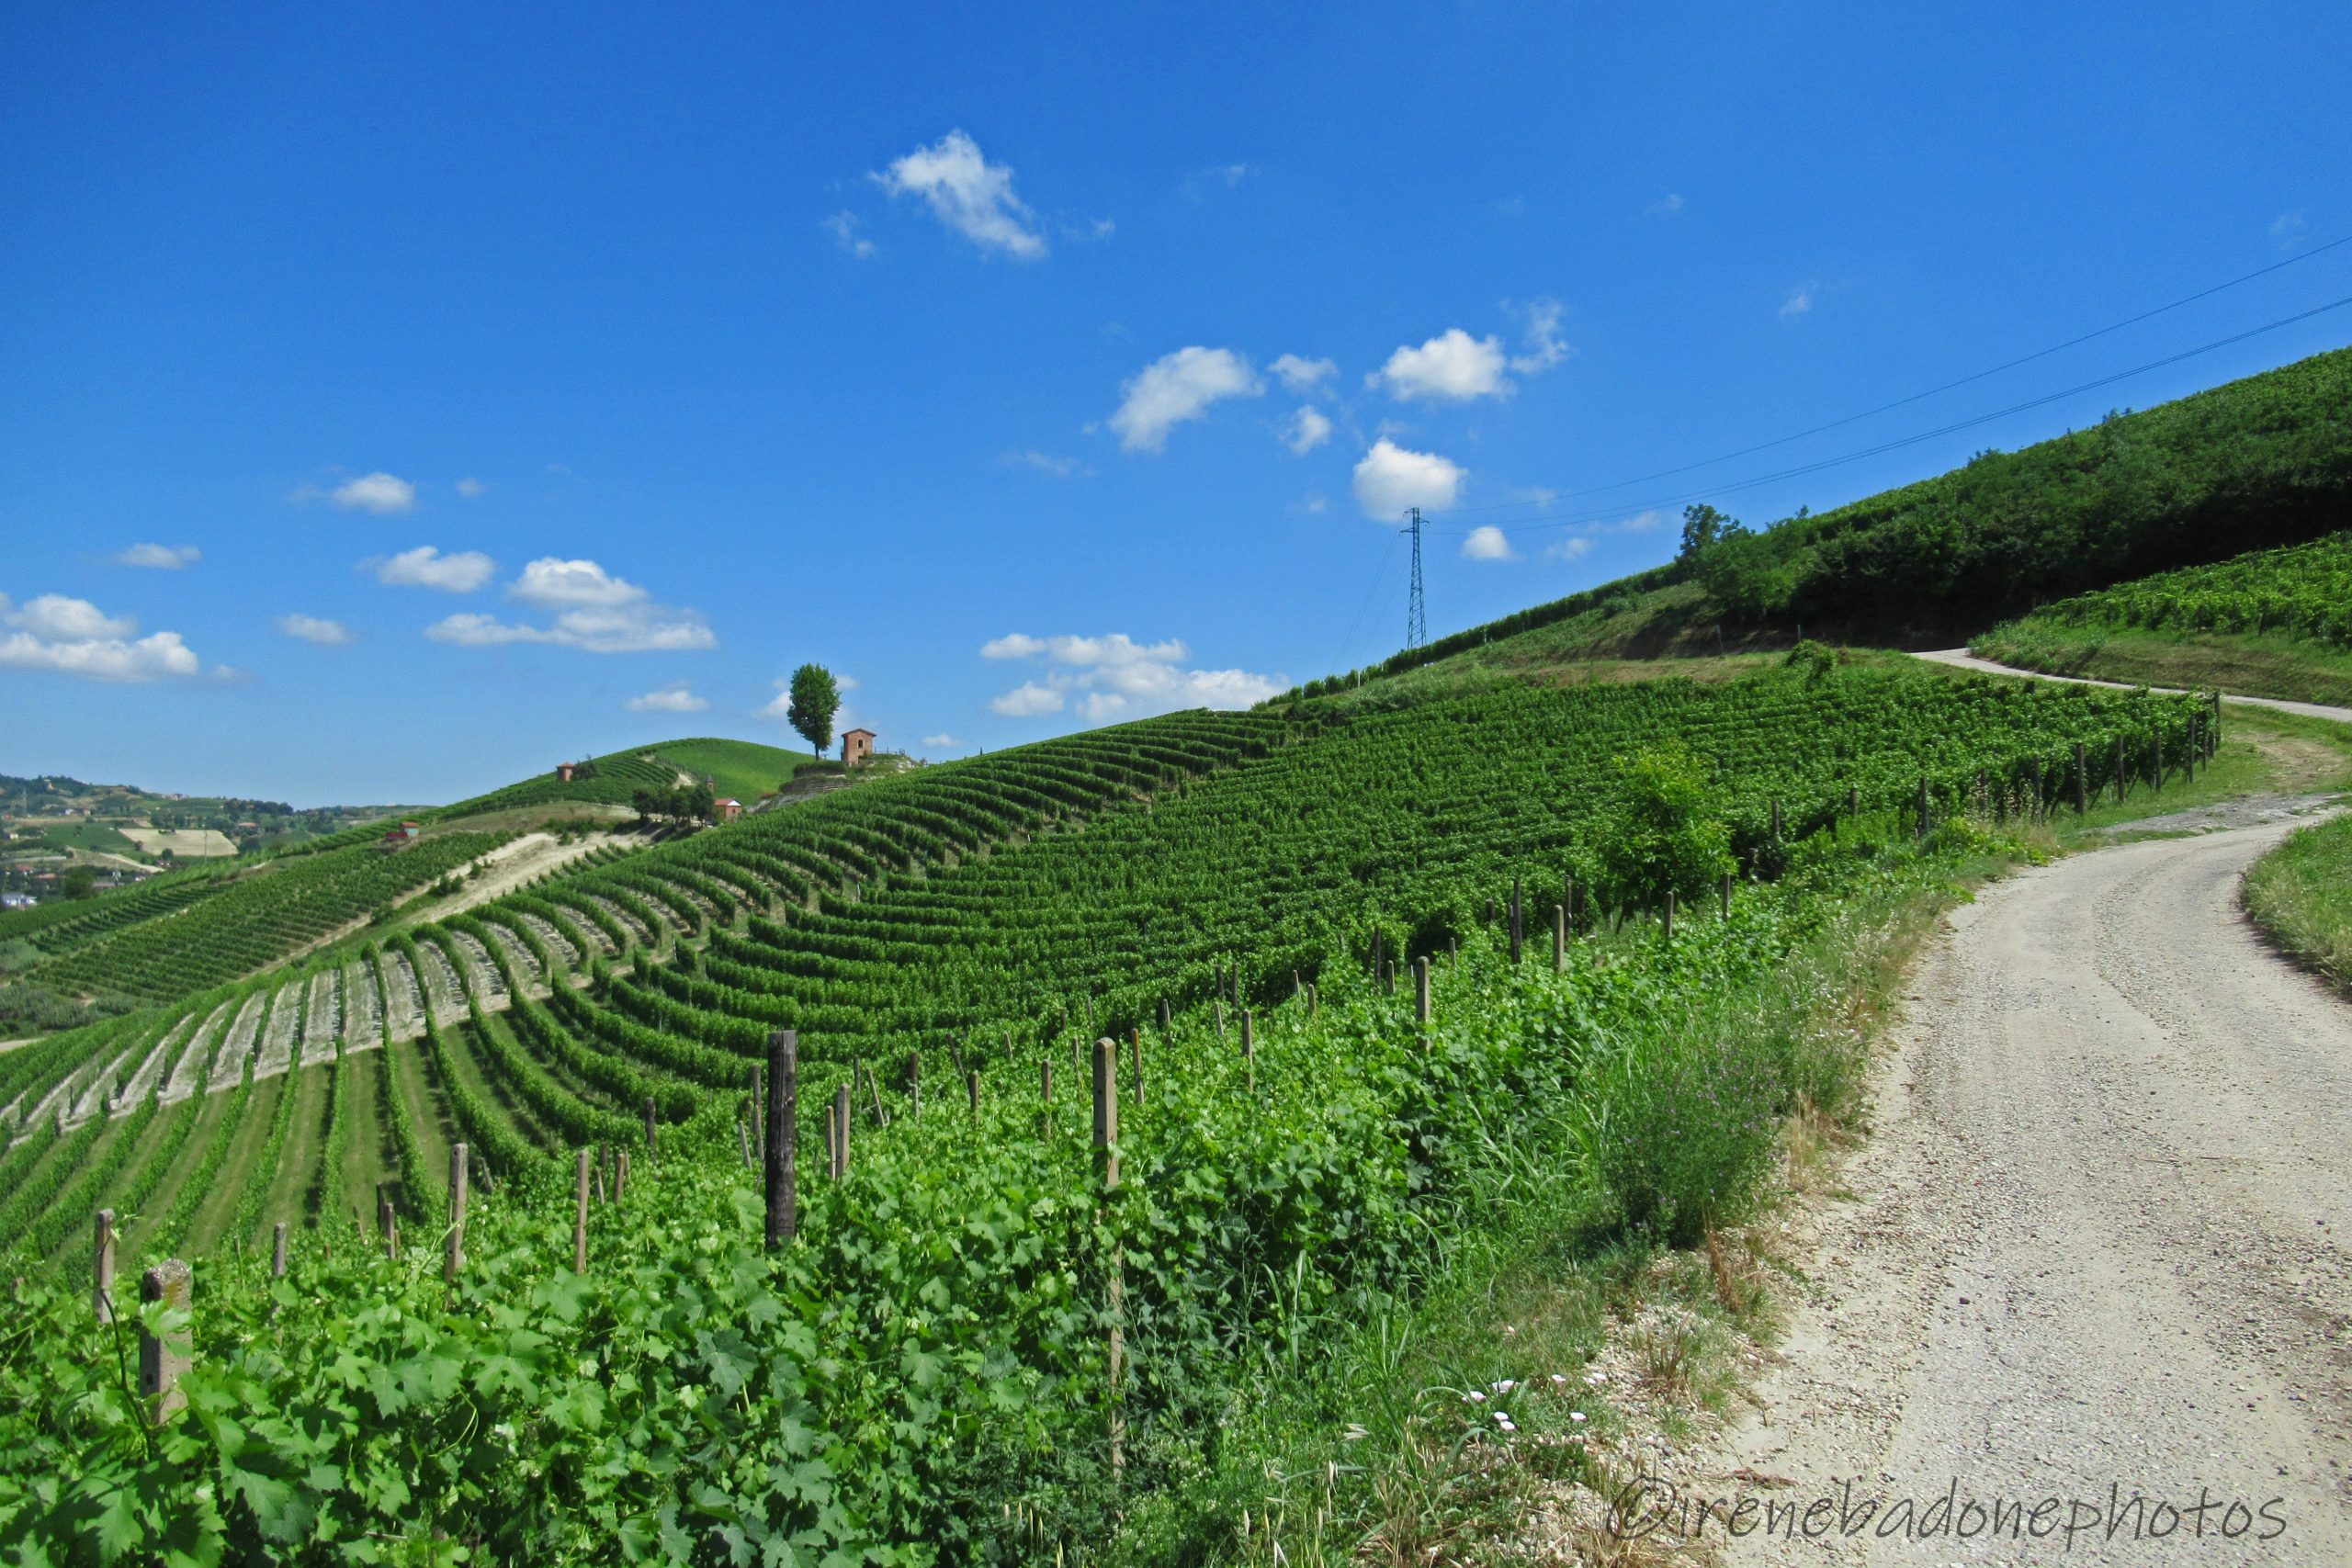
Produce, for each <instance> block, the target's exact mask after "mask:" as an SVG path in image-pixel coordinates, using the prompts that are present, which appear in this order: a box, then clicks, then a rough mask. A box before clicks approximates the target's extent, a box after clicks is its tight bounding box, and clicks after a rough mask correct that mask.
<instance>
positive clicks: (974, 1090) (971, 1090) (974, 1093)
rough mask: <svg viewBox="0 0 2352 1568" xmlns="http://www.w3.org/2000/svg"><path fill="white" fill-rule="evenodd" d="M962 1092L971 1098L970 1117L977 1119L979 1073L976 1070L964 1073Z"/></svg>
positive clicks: (978, 1110) (978, 1112) (978, 1111)
mask: <svg viewBox="0 0 2352 1568" xmlns="http://www.w3.org/2000/svg"><path fill="white" fill-rule="evenodd" d="M964 1092H965V1093H966V1094H968V1095H970V1096H971V1098H972V1117H973V1119H974V1120H975V1121H977V1120H978V1118H979V1114H980V1075H979V1074H978V1072H977V1071H975V1072H970V1073H967V1074H965V1075H964Z"/></svg>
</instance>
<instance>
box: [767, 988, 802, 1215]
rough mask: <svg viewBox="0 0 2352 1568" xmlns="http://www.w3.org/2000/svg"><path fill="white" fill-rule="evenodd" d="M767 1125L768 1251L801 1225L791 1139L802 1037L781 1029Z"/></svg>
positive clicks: (772, 1057) (773, 1056)
mask: <svg viewBox="0 0 2352 1568" xmlns="http://www.w3.org/2000/svg"><path fill="white" fill-rule="evenodd" d="M767 1112H768V1113H767V1123H766V1126H765V1128H764V1129H763V1133H764V1137H763V1145H762V1146H763V1148H764V1149H765V1150H766V1151H767V1152H766V1156H765V1165H766V1169H765V1172H764V1175H765V1177H766V1179H767V1199H768V1250H769V1251H771V1252H773V1251H775V1249H776V1248H777V1247H782V1246H783V1245H784V1244H785V1243H786V1242H788V1241H790V1240H791V1239H792V1237H793V1234H794V1232H795V1231H796V1230H797V1228H798V1226H799V1223H800V1209H799V1192H798V1178H799V1169H798V1165H797V1161H796V1160H795V1159H794V1157H793V1156H794V1155H795V1153H796V1152H797V1151H796V1150H795V1149H794V1147H793V1144H794V1139H793V1136H792V1133H793V1129H794V1127H795V1126H796V1125H797V1122H798V1121H799V1114H800V1034H799V1032H798V1031H797V1030H791V1029H778V1030H775V1031H772V1032H770V1033H769V1035H768V1104H767Z"/></svg>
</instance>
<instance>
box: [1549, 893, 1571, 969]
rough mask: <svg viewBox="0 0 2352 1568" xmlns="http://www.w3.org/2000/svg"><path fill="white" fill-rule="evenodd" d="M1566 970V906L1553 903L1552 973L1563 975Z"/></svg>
mask: <svg viewBox="0 0 2352 1568" xmlns="http://www.w3.org/2000/svg"><path fill="white" fill-rule="evenodd" d="M1567 972H1568V907H1567V906H1566V904H1555V905H1553V906H1552V973H1553V974H1555V975H1565V974H1566V973H1567Z"/></svg>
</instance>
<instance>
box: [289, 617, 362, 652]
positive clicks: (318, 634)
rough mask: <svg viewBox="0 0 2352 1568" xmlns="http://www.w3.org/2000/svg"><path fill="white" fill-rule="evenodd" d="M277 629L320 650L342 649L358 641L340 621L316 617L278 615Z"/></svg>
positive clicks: (351, 631)
mask: <svg viewBox="0 0 2352 1568" xmlns="http://www.w3.org/2000/svg"><path fill="white" fill-rule="evenodd" d="M277 629H278V630H279V631H282V632H284V633H285V634H286V635H287V636H288V637H299V638H300V639H301V640H302V641H304V642H307V643H312V644H315V645H316V646H318V647H320V648H342V647H344V646H345V645H346V644H349V643H355V642H357V641H358V640H359V637H358V634H357V633H356V632H354V631H353V630H352V629H351V628H350V627H349V626H345V625H344V624H343V623H342V622H341V621H326V620H321V619H320V618H319V617H318V616H316V615H280V616H278V617H277Z"/></svg>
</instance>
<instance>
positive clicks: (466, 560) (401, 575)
mask: <svg viewBox="0 0 2352 1568" xmlns="http://www.w3.org/2000/svg"><path fill="white" fill-rule="evenodd" d="M359 564H360V566H361V568H362V569H363V570H368V571H372V572H374V573H375V574H376V581H379V582H380V583H382V584H384V585H385V586H386V587H388V588H438V589H440V590H441V591H442V592H445V593H471V592H473V591H474V590H475V589H477V588H480V587H481V585H482V584H483V583H485V582H488V581H490V579H491V574H492V572H494V571H496V570H498V563H497V562H495V561H493V560H492V559H491V558H489V557H488V556H486V555H484V554H482V553H481V551H480V550H459V551H458V553H457V554H455V555H447V556H445V555H443V554H442V553H441V552H440V550H439V549H438V548H436V547H434V546H432V545H419V546H417V547H416V548H414V549H413V550H402V551H401V553H400V554H398V555H396V556H391V557H389V558H385V557H378V558H375V559H373V560H365V561H362V562H360V563H359Z"/></svg>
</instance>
